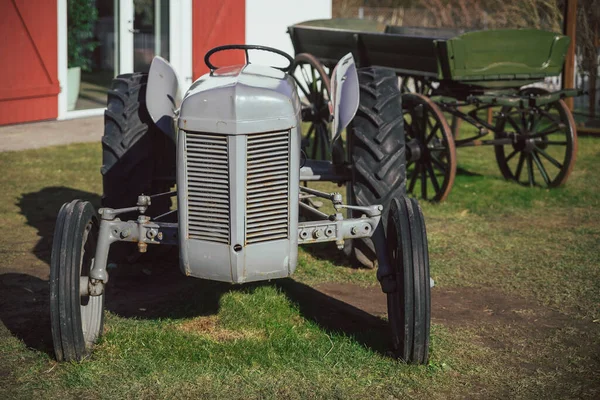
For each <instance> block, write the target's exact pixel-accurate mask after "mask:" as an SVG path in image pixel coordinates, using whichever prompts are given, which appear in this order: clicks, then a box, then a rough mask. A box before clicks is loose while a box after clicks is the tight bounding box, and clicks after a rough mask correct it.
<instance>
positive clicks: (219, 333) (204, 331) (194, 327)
mask: <svg viewBox="0 0 600 400" xmlns="http://www.w3.org/2000/svg"><path fill="white" fill-rule="evenodd" d="M175 329H177V330H180V331H183V332H187V333H192V334H196V335H202V336H207V337H208V338H210V339H211V340H214V341H217V342H225V341H231V340H240V339H264V338H265V335H264V333H263V332H261V331H258V330H249V329H246V330H242V331H233V330H230V329H226V328H223V327H222V326H220V325H219V318H218V317H217V316H216V315H211V316H206V317H198V318H194V319H192V320H190V321H187V322H184V323H183V324H181V325H176V326H175Z"/></svg>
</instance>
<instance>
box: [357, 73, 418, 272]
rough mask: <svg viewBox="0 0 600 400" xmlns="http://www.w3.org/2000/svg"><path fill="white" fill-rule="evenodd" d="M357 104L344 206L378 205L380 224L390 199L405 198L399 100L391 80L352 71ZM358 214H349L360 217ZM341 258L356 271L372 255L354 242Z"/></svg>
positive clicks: (373, 262) (372, 261)
mask: <svg viewBox="0 0 600 400" xmlns="http://www.w3.org/2000/svg"><path fill="white" fill-rule="evenodd" d="M358 79H359V84H360V104H359V107H358V111H357V113H356V116H355V117H354V120H353V121H352V123H351V124H350V125H349V127H348V153H349V160H350V162H351V163H352V167H353V168H352V181H351V182H349V184H348V186H347V197H348V203H349V204H352V205H359V206H368V205H373V204H381V205H382V206H383V209H384V216H383V218H384V221H385V218H386V216H387V212H388V210H389V207H390V204H391V201H392V199H394V198H400V197H401V196H402V195H404V194H406V169H405V168H406V156H405V148H404V126H403V121H404V120H403V115H402V98H401V94H400V89H399V88H398V79H397V77H396V74H395V73H394V72H393V71H391V70H388V69H383V68H364V69H360V70H359V71H358ZM359 214H360V213H356V212H353V213H351V216H352V217H360V215H359ZM346 253H347V254H348V255H349V256H350V258H351V260H352V262H353V263H354V264H355V265H356V266H359V267H366V268H375V267H376V266H377V254H376V253H375V247H374V245H373V242H372V241H371V239H369V238H366V239H354V240H352V242H351V245H349V246H347V248H346Z"/></svg>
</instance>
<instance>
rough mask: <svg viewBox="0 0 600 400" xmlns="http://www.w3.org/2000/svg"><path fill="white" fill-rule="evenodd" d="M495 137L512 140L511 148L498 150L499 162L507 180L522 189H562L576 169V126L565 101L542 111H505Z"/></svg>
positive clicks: (533, 108) (556, 102) (528, 92)
mask: <svg viewBox="0 0 600 400" xmlns="http://www.w3.org/2000/svg"><path fill="white" fill-rule="evenodd" d="M523 94H540V92H538V91H524V92H523ZM496 137H498V138H510V139H512V141H513V143H512V144H508V145H498V146H495V151H496V160H497V161H498V166H499V167H500V170H501V172H502V174H503V175H504V177H505V178H506V179H510V180H513V181H516V182H518V183H520V184H521V185H525V186H540V187H556V186H560V185H562V184H564V183H565V182H566V181H567V179H568V177H569V175H570V174H571V171H572V170H573V167H574V165H575V159H576V155H577V134H576V128H575V122H574V120H573V116H572V115H571V112H570V111H569V109H568V108H567V106H566V104H565V103H564V102H563V101H562V100H558V101H555V102H553V103H550V104H547V105H545V106H540V107H530V108H526V107H518V108H517V107H503V108H502V111H501V116H500V118H499V119H498V123H497V129H496Z"/></svg>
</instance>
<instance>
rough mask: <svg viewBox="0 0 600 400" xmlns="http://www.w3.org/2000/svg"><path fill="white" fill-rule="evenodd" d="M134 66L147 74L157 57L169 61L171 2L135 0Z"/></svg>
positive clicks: (167, 0)
mask: <svg viewBox="0 0 600 400" xmlns="http://www.w3.org/2000/svg"><path fill="white" fill-rule="evenodd" d="M134 7H135V19H134V22H133V27H134V36H133V38H134V39H133V48H134V49H133V66H134V70H135V71H137V72H147V71H148V69H149V68H150V63H151V62H152V58H154V56H155V55H160V56H162V57H164V58H166V59H167V60H168V59H169V0H134Z"/></svg>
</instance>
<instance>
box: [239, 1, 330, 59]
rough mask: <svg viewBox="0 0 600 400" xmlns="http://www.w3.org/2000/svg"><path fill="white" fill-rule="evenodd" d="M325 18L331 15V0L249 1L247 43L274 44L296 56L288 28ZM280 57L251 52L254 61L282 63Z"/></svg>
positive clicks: (247, 6)
mask: <svg viewBox="0 0 600 400" xmlns="http://www.w3.org/2000/svg"><path fill="white" fill-rule="evenodd" d="M323 18H331V0H246V43H247V44H260V45H264V46H270V47H275V48H278V49H280V50H283V51H285V52H287V53H288V54H290V55H291V56H293V55H294V48H293V46H292V42H291V40H290V36H289V35H288V33H287V27H288V26H290V25H293V24H295V23H298V22H302V21H307V20H311V19H323ZM252 56H253V57H252ZM278 60H281V59H280V58H279V57H278V56H276V55H271V54H268V53H264V54H263V52H254V53H253V54H252V55H251V61H252V62H253V63H265V64H270V63H277V64H278V65H282V62H281V61H278Z"/></svg>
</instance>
